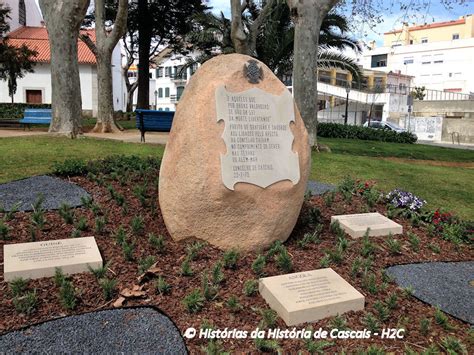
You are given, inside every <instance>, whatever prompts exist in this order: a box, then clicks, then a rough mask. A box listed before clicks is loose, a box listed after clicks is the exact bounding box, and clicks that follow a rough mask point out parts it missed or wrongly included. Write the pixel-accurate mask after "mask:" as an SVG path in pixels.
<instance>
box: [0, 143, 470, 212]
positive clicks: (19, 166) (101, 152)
mask: <svg viewBox="0 0 474 355" xmlns="http://www.w3.org/2000/svg"><path fill="white" fill-rule="evenodd" d="M319 141H320V143H323V144H326V145H328V146H329V147H330V148H331V150H332V153H321V154H313V164H312V167H311V179H314V180H318V181H321V182H326V183H332V184H338V183H339V182H340V181H341V180H342V179H343V178H344V177H345V176H347V175H351V176H353V177H356V178H359V179H364V180H369V179H370V180H376V181H377V185H378V188H379V189H381V190H384V191H389V190H391V189H394V188H397V187H398V188H401V189H405V190H408V191H410V192H413V193H414V194H416V195H418V196H420V197H422V198H424V199H425V200H427V201H428V207H429V208H431V209H435V208H437V207H440V206H442V207H444V208H447V209H450V210H452V211H454V212H456V213H457V214H459V215H460V216H461V217H463V218H466V219H474V210H473V209H472V207H471V206H473V205H474V184H472V183H471V181H472V173H473V169H474V151H473V150H461V149H453V148H443V147H435V146H428V145H419V144H413V145H411V144H397V143H384V142H372V141H358V140H350V139H330V138H321V139H320V140H319ZM163 151H164V147H163V146H160V145H148V144H146V145H145V144H138V143H125V142H120V141H112V140H100V139H93V138H81V139H76V140H70V139H67V138H60V137H45V136H37V137H11V138H0V183H4V182H7V181H11V180H16V179H21V178H25V177H28V176H32V175H39V174H47V173H49V172H51V167H52V165H53V163H54V162H55V161H63V160H65V159H66V158H83V159H98V158H103V157H105V156H107V155H111V154H126V155H138V156H150V155H151V156H162V154H163ZM390 158H397V160H393V159H392V160H391V159H390ZM417 160H418V161H417ZM440 161H441V162H448V163H453V162H454V163H460V164H461V165H462V164H464V165H469V166H436V165H434V164H436V163H438V162H440ZM322 167H324V168H322Z"/></svg>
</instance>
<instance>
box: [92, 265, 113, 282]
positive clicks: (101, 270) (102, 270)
mask: <svg viewBox="0 0 474 355" xmlns="http://www.w3.org/2000/svg"><path fill="white" fill-rule="evenodd" d="M87 268H88V269H89V271H90V272H91V273H92V275H94V276H95V278H96V279H97V280H100V279H103V278H104V277H105V275H106V274H107V270H108V268H109V263H105V264H104V265H103V266H100V267H98V268H97V269H94V268H93V267H91V266H90V265H87Z"/></svg>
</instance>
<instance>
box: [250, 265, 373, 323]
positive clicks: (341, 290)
mask: <svg viewBox="0 0 474 355" xmlns="http://www.w3.org/2000/svg"><path fill="white" fill-rule="evenodd" d="M259 291H260V294H261V295H262V297H263V298H264V299H265V301H267V303H268V305H269V306H270V307H271V308H272V309H273V310H275V311H276V312H277V313H278V315H279V316H280V317H281V318H282V319H283V320H284V321H285V323H286V325H288V326H293V325H297V324H301V323H306V322H315V321H318V320H320V319H323V318H326V317H331V316H335V315H337V314H343V313H346V312H349V311H360V310H363V309H364V302H365V297H364V296H363V295H362V294H361V293H360V292H359V291H357V290H356V289H355V288H354V287H352V286H351V285H350V284H349V283H348V282H346V281H345V280H344V279H343V278H342V277H341V276H339V275H338V274H337V273H336V272H335V271H334V270H333V269H331V268H328V269H320V270H312V271H304V272H297V273H294V274H286V275H280V276H272V277H265V278H262V279H260V280H259Z"/></svg>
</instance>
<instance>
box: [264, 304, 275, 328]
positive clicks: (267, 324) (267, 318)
mask: <svg viewBox="0 0 474 355" xmlns="http://www.w3.org/2000/svg"><path fill="white" fill-rule="evenodd" d="M260 314H261V315H262V328H274V327H275V325H276V321H277V319H278V314H277V312H275V311H274V310H273V309H270V308H265V309H261V310H260Z"/></svg>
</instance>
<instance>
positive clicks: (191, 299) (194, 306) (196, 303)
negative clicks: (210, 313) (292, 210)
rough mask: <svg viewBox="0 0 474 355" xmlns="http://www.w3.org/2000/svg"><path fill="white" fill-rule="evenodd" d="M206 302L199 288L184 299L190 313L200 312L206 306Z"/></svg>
mask: <svg viewBox="0 0 474 355" xmlns="http://www.w3.org/2000/svg"><path fill="white" fill-rule="evenodd" d="M204 302H205V299H204V297H203V296H202V295H201V291H200V290H199V289H198V288H196V289H195V290H194V291H192V292H191V293H190V294H188V295H187V296H186V297H184V299H183V305H184V307H185V308H186V310H187V311H188V312H189V313H196V312H199V311H200V310H201V309H202V308H203V307H204Z"/></svg>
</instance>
